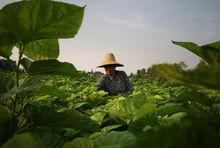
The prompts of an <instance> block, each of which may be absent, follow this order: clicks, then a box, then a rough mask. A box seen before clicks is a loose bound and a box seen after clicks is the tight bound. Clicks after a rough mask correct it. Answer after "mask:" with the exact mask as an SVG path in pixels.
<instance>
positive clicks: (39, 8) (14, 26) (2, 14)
mask: <svg viewBox="0 0 220 148" xmlns="http://www.w3.org/2000/svg"><path fill="white" fill-rule="evenodd" d="M83 13H84V7H79V6H76V5H72V4H66V3H63V2H55V1H50V0H32V1H20V2H14V3H11V4H8V5H6V6H5V7H3V8H2V10H1V11H0V20H1V21H0V28H1V30H2V32H3V36H4V34H5V35H8V36H9V39H10V40H15V43H23V44H24V45H27V43H29V42H31V41H36V40H41V39H58V38H70V37H74V36H75V35H76V34H77V32H78V30H79V28H80V26H81V23H82V18H83ZM4 42H6V41H4ZM1 43H2V42H1ZM2 44H3V43H2ZM2 44H0V45H2Z"/></svg>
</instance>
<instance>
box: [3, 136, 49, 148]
mask: <svg viewBox="0 0 220 148" xmlns="http://www.w3.org/2000/svg"><path fill="white" fill-rule="evenodd" d="M15 147H16V148H30V147H31V148H39V147H40V148H47V146H46V145H45V144H44V142H43V141H42V140H41V138H40V137H39V136H38V135H37V134H35V133H23V134H19V135H15V136H14V137H13V138H12V139H10V140H9V141H8V142H7V143H5V144H4V145H3V148H15Z"/></svg>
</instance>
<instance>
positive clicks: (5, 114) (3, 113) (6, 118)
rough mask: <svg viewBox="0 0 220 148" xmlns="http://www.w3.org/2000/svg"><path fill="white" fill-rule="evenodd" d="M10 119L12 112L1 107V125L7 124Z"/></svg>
mask: <svg viewBox="0 0 220 148" xmlns="http://www.w3.org/2000/svg"><path fill="white" fill-rule="evenodd" d="M9 119H10V110H9V109H8V108H7V107H5V106H2V105H0V125H1V124H4V123H6V122H7V121H9Z"/></svg>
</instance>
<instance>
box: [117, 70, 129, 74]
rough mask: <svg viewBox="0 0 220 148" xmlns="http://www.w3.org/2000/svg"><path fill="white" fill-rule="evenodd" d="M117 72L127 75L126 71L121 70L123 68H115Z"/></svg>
mask: <svg viewBox="0 0 220 148" xmlns="http://www.w3.org/2000/svg"><path fill="white" fill-rule="evenodd" d="M117 73H118V74H122V75H127V74H126V72H125V71H123V70H117Z"/></svg>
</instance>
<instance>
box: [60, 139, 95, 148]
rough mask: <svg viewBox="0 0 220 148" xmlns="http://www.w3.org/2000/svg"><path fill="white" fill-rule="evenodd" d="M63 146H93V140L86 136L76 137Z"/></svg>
mask: <svg viewBox="0 0 220 148" xmlns="http://www.w3.org/2000/svg"><path fill="white" fill-rule="evenodd" d="M63 148H93V142H92V141H90V140H88V139H86V138H76V139H74V140H73V141H71V142H69V143H65V144H64V145H63Z"/></svg>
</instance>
